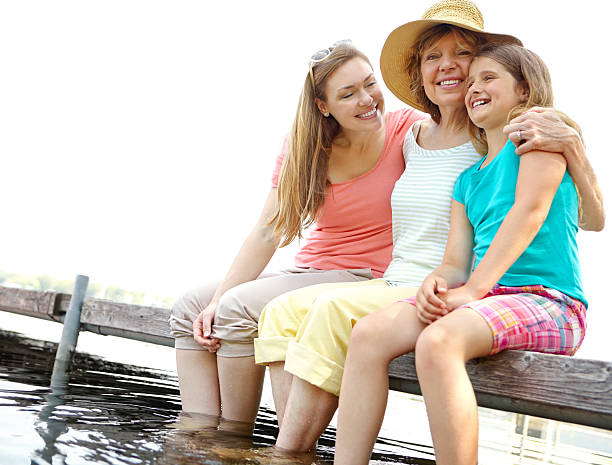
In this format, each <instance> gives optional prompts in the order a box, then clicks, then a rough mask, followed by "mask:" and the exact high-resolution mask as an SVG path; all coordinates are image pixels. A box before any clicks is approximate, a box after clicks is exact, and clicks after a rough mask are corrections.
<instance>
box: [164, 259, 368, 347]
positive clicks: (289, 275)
mask: <svg viewBox="0 0 612 465" xmlns="http://www.w3.org/2000/svg"><path fill="white" fill-rule="evenodd" d="M371 279H373V276H372V273H371V271H370V269H369V268H366V269H355V270H316V269H314V268H290V269H287V270H282V271H278V272H273V273H262V274H261V275H260V276H259V278H257V279H256V280H253V281H249V282H246V283H243V284H240V285H238V286H236V287H234V288H232V289H229V290H228V291H227V292H225V294H223V296H222V297H221V299H220V300H219V304H218V305H217V309H216V312H215V321H214V324H213V328H212V335H213V336H214V337H216V338H218V339H220V341H221V346H220V347H219V350H218V351H217V355H219V356H221V357H249V356H252V355H253V353H254V351H253V339H254V338H255V337H257V323H258V321H259V315H260V314H261V312H262V310H263V308H264V306H265V305H266V304H267V303H268V302H270V301H271V300H272V299H274V298H275V297H277V296H279V295H281V294H283V293H285V292H289V291H293V290H295V289H299V288H302V287H305V286H311V285H313V284H320V283H336V284H337V283H341V282H347V281H348V282H356V281H369V280H371ZM218 286H219V283H218V282H212V283H209V284H206V285H204V286H201V287H199V288H196V289H194V290H193V291H190V292H187V293H186V294H185V295H183V296H182V297H180V298H179V299H178V300H177V301H176V302H175V303H174V305H173V306H172V311H171V313H170V320H169V322H170V329H171V330H172V335H173V336H174V347H175V348H176V349H187V350H205V349H204V348H203V347H202V346H201V345H200V344H198V343H197V342H195V340H194V338H193V322H194V321H195V319H196V318H197V316H198V314H199V313H200V312H201V311H202V310H204V309H205V308H206V306H207V305H208V303H209V302H210V301H211V299H212V297H213V295H214V293H215V291H216V290H217V287H218Z"/></svg>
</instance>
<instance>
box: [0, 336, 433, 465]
mask: <svg viewBox="0 0 612 465" xmlns="http://www.w3.org/2000/svg"><path fill="white" fill-rule="evenodd" d="M56 348H57V345H56V344H54V343H50V342H43V341H36V340H32V339H27V338H23V337H20V336H18V335H17V334H15V333H10V332H6V331H0V353H1V355H0V418H2V421H0V463H1V464H6V465H13V464H24V463H25V464H27V463H29V464H31V465H58V464H70V465H79V464H92V463H99V464H112V465H124V464H126V465H127V464H129V465H136V464H177V465H190V464H194V465H195V464H198V465H202V464H210V465H213V464H214V465H229V464H236V465H240V464H291V463H295V464H331V463H332V462H333V443H334V437H335V431H334V430H333V429H331V428H330V429H328V430H327V431H326V432H325V433H324V435H323V436H322V437H321V439H320V440H319V445H318V447H317V451H316V454H282V453H280V452H278V451H275V450H274V449H272V448H271V447H270V446H272V445H273V444H274V441H275V438H276V435H277V433H278V429H277V427H276V416H275V415H274V413H273V412H272V411H270V410H269V409H266V408H261V409H260V411H259V415H258V417H257V421H256V424H255V427H254V430H251V429H248V428H245V425H243V424H240V423H238V422H228V421H220V420H219V419H218V418H217V417H208V416H206V415H191V414H182V413H181V412H180V399H179V393H178V384H177V381H176V377H174V376H170V375H169V374H168V373H166V372H164V371H160V370H151V369H143V368H138V367H133V366H127V365H123V364H118V363H112V362H108V361H104V360H102V359H100V358H97V357H94V356H91V355H85V354H76V355H75V360H74V362H73V369H72V372H71V374H70V380H69V384H68V386H67V388H66V389H63V390H54V391H52V390H51V389H50V388H49V387H48V386H49V384H50V378H51V371H52V369H53V359H54V355H55V351H56ZM377 450H378V451H375V453H374V455H373V456H372V463H376V464H387V463H404V464H415V465H433V464H434V462H433V460H430V459H429V458H431V459H432V458H433V453H432V450H431V448H429V447H427V446H422V445H418V444H410V443H403V442H400V441H392V440H384V439H380V440H379V442H378V443H377ZM380 450H383V451H385V452H380ZM386 451H392V453H391V452H386ZM415 453H416V454H415ZM410 454H413V455H419V456H421V457H423V456H425V457H429V458H409V457H406V455H410Z"/></svg>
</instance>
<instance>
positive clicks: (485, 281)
mask: <svg viewBox="0 0 612 465" xmlns="http://www.w3.org/2000/svg"><path fill="white" fill-rule="evenodd" d="M467 85H468V91H467V95H466V98H465V103H466V106H467V109H468V114H469V116H470V119H471V120H472V121H473V123H474V124H475V125H476V126H477V128H473V131H472V133H473V135H474V139H475V142H476V143H478V144H480V145H482V146H483V147H485V148H488V151H487V152H488V154H487V156H486V157H485V158H484V159H483V160H482V161H481V162H479V163H477V164H476V165H474V166H473V167H472V168H469V169H468V170H466V171H465V172H463V173H462V175H461V176H460V177H459V179H458V180H457V184H456V186H455V193H454V195H453V203H452V207H451V224H450V232H449V237H448V242H447V247H446V252H445V255H444V260H443V262H442V264H441V265H440V266H439V267H438V268H437V269H436V270H434V272H433V273H431V274H430V275H429V276H428V277H427V278H426V279H425V280H424V281H423V284H422V285H421V287H420V289H419V291H418V294H417V296H416V297H415V298H412V299H408V300H407V301H400V302H398V303H396V304H394V305H392V306H391V307H389V308H387V309H385V310H382V311H380V312H377V313H375V314H372V315H370V316H368V317H365V318H364V319H362V320H361V321H359V322H358V323H357V325H356V326H355V328H354V330H353V333H352V336H351V341H350V344H349V352H348V356H347V362H346V366H345V372H344V378H343V380H342V387H341V393H340V413H339V418H338V435H337V442H336V458H335V463H336V464H351V465H354V464H360V463H368V459H369V456H370V453H371V450H372V446H373V444H374V441H375V439H376V435H377V433H378V430H379V428H380V424H381V422H382V417H383V415H384V409H385V404H386V398H387V391H388V375H387V365H388V363H389V361H391V360H392V359H393V358H395V357H397V356H399V355H401V354H404V353H406V352H410V351H415V359H416V368H417V374H418V377H419V383H420V386H421V390H422V393H423V397H424V399H425V405H426V408H427V413H428V416H429V423H430V429H431V433H432V438H433V443H434V449H435V452H436V463H438V464H439V465H445V464H454V465H463V464H465V465H467V464H470V465H473V464H475V463H476V462H477V458H478V411H477V404H476V398H475V396H474V391H473V389H472V386H471V383H470V380H469V378H468V376H467V372H466V369H465V362H466V361H467V360H470V359H472V358H475V357H481V356H485V355H491V354H495V353H498V352H500V351H502V350H505V349H522V350H534V351H540V352H550V353H556V354H565V355H573V354H574V353H575V352H576V350H577V349H578V347H579V346H580V343H581V342H582V339H583V338H584V331H585V312H586V300H585V297H584V294H583V291H582V285H581V280H580V271H579V264H578V254H577V246H576V231H577V221H578V198H577V194H576V189H575V187H574V184H573V182H572V180H571V178H570V177H569V175H568V174H567V172H566V161H565V159H564V158H563V157H562V156H561V155H560V154H555V153H550V152H537V151H532V152H530V153H528V154H526V155H523V156H522V157H520V159H519V157H518V156H517V155H516V154H515V150H514V145H513V144H512V143H511V142H510V141H508V140H507V136H506V135H505V134H504V133H503V130H502V129H503V127H504V125H505V124H506V122H507V121H508V119H509V118H512V117H514V116H516V115H517V114H518V113H521V112H523V111H525V110H527V109H529V108H532V107H534V106H544V107H550V106H552V104H553V97H552V87H551V83H550V77H549V74H548V70H547V69H546V66H545V65H544V63H543V62H542V60H541V59H540V58H539V57H538V56H536V55H535V54H534V53H532V52H530V51H529V50H526V49H524V48H523V47H521V46H518V45H510V44H495V43H492V44H488V45H485V46H484V47H483V48H482V49H481V50H480V51H479V52H478V53H477V54H476V58H475V59H474V61H473V62H472V64H471V66H470V71H469V77H468V82H467ZM568 123H570V124H573V123H572V122H570V121H568ZM518 137H519V139H520V131H519V134H518ZM473 254H474V255H475V261H474V266H473V272H472V273H471V275H470V268H472V266H471V265H472V256H473ZM366 372H367V373H368V376H367V377H366V378H364V377H363V373H366ZM364 399H367V400H368V402H364Z"/></svg>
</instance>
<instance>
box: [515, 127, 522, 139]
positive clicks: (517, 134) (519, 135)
mask: <svg viewBox="0 0 612 465" xmlns="http://www.w3.org/2000/svg"><path fill="white" fill-rule="evenodd" d="M516 137H518V140H519V141H520V140H521V130H520V129H519V130H518V131H516Z"/></svg>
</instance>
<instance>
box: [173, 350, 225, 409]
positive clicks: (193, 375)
mask: <svg viewBox="0 0 612 465" xmlns="http://www.w3.org/2000/svg"><path fill="white" fill-rule="evenodd" d="M176 369H177V372H178V378H179V387H180V390H181V404H182V408H183V411H185V412H194V413H203V414H206V415H217V416H218V415H220V413H221V395H220V393H219V378H218V376H217V356H216V355H215V354H211V353H210V352H208V351H207V350H187V349H176Z"/></svg>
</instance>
